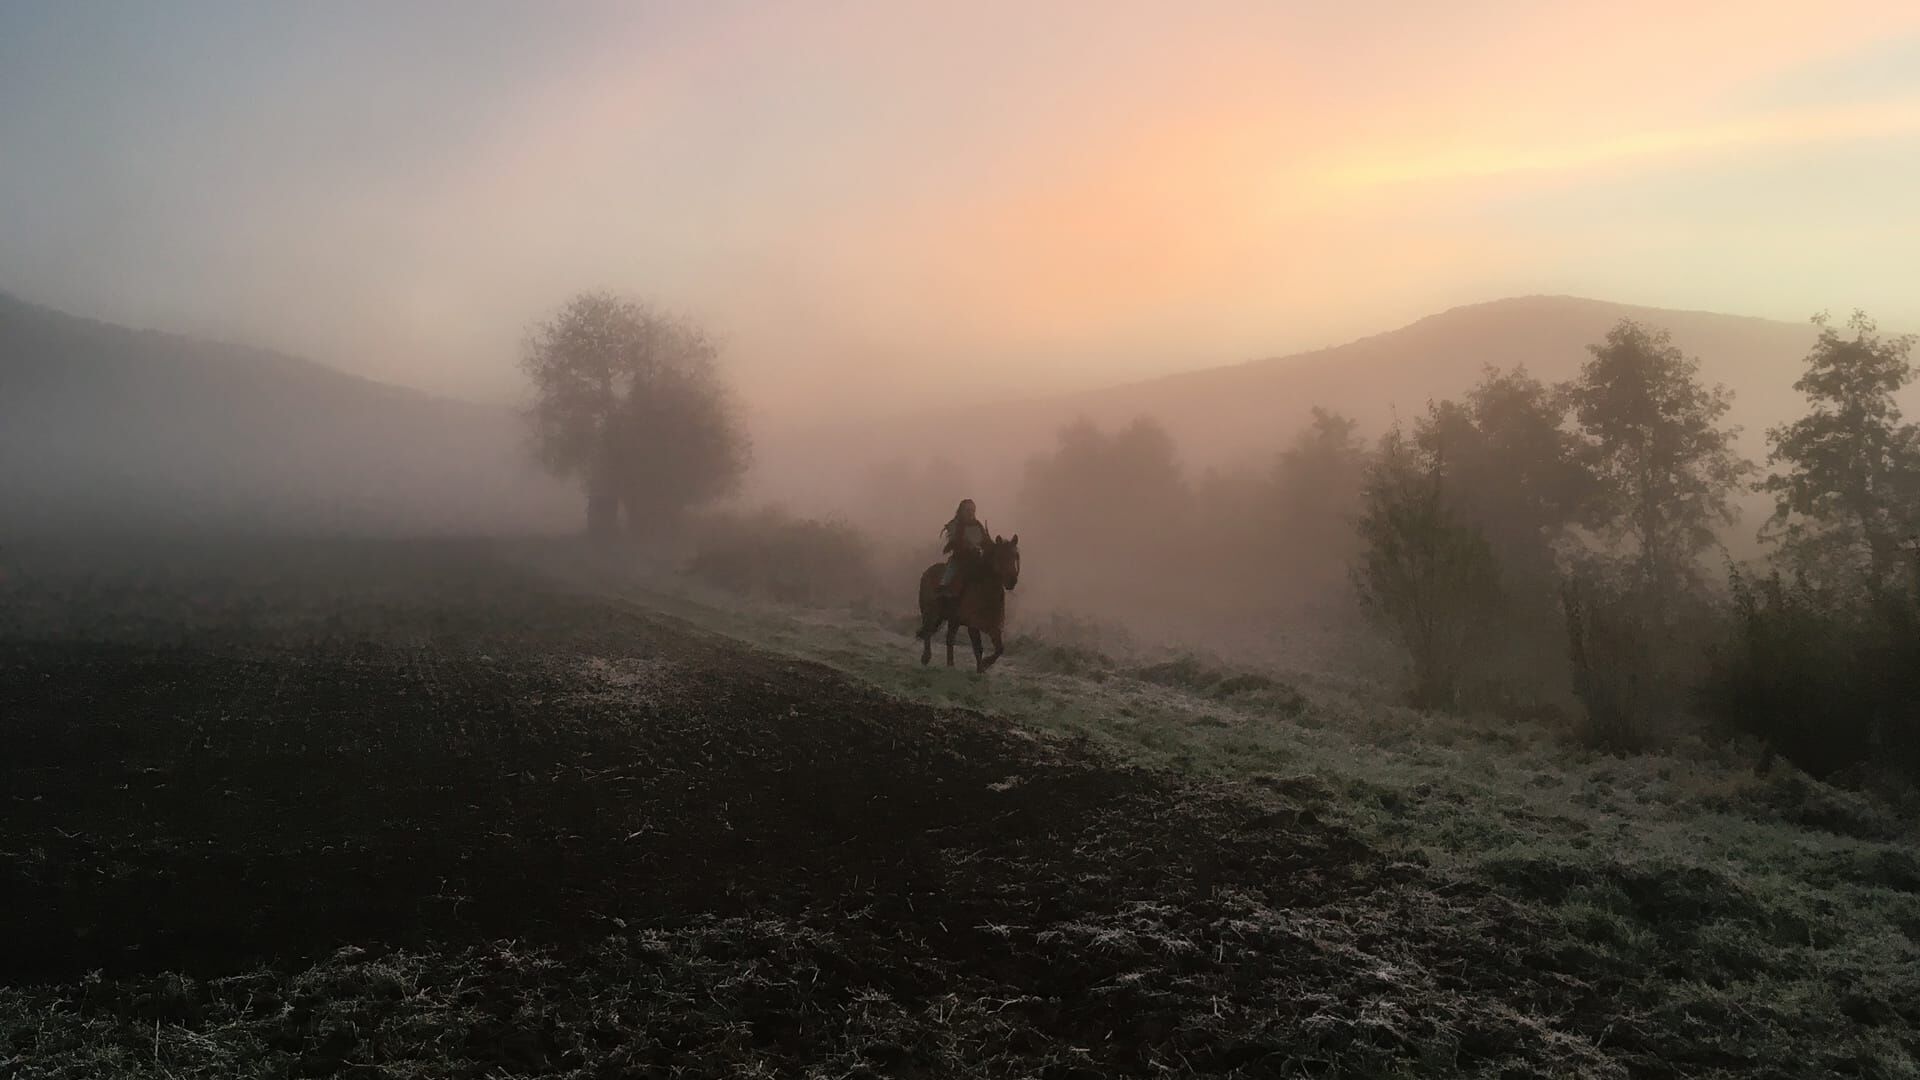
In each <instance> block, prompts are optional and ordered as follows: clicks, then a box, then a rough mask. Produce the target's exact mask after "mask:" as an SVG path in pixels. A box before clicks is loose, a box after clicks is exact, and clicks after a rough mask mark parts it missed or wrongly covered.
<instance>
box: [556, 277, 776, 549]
mask: <svg viewBox="0 0 1920 1080" xmlns="http://www.w3.org/2000/svg"><path fill="white" fill-rule="evenodd" d="M717 355H718V350H717V349H716V347H715V346H714V343H713V341H712V339H711V338H709V337H708V336H707V334H706V333H705V332H704V331H702V330H701V329H700V328H699V327H697V326H694V325H692V324H691V323H688V322H686V321H684V320H680V319H675V318H672V317H669V316H665V315H662V314H660V313H658V312H655V311H653V310H652V309H651V308H648V307H646V306H644V305H642V304H638V303H635V302H633V301H630V300H624V299H621V298H619V297H615V296H611V295H608V294H606V293H597V292H596V293H583V294H581V295H579V296H576V297H574V298H573V299H572V300H570V301H569V302H568V303H567V305H566V307H565V308H563V309H562V310H561V311H560V313H559V314H558V315H557V316H555V317H554V318H553V319H552V320H550V321H548V322H545V323H542V324H540V325H539V326H537V327H536V328H535V329H534V332H533V334H532V335H531V336H530V337H529V339H528V342H527V346H526V352H525V355H524V356H523V358H522V367H523V368H524V369H525V370H526V372H527V375H528V377H529V378H531V379H532V380H533V385H534V392H535V400H534V404H533V408H532V409H531V411H530V413H529V421H530V422H531V424H532V427H533V436H534V444H535V450H536V452H537V453H538V455H539V458H540V461H541V463H542V464H544V465H545V466H546V467H547V468H548V469H549V470H551V471H552V472H553V473H555V474H556V475H560V476H572V477H577V478H578V479H579V480H580V481H581V483H582V485H583V486H584V487H585V489H586V492H587V495H588V497H589V501H590V503H591V502H593V501H595V500H604V499H613V500H617V501H618V503H619V505H621V506H623V507H624V508H625V510H626V514H627V519H628V523H629V527H630V528H633V529H635V530H637V531H651V530H654V529H657V528H659V527H661V526H663V525H665V524H667V523H669V522H671V521H672V520H673V519H674V518H676V517H678V516H679V515H680V514H681V513H682V512H684V511H685V510H686V509H688V508H690V507H693V506H696V505H698V504H700V503H702V502H706V501H708V500H711V499H715V498H718V497H720V496H723V495H727V494H731V493H732V492H733V491H734V490H736V489H737V488H738V486H739V483H740V481H741V479H742V477H743V476H744V475H745V473H746V468H747V460H748V452H749V444H748V441H747V435H746V432H745V430H744V429H743V428H742V426H741V424H740V423H739V420H738V418H737V417H736V416H735V415H734V412H733V410H732V408H731V407H730V405H729V402H728V398H727V393H726V388H725V386H724V385H723V384H722V383H721V381H720V378H719V375H718V373H717V372H716V370H715V367H714V361H715V359H716V357H717Z"/></svg>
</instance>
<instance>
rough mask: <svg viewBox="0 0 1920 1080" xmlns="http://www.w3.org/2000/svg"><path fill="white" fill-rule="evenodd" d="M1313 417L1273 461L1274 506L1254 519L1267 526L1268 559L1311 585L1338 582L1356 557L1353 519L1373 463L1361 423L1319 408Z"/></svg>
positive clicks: (1271, 497)
mask: <svg viewBox="0 0 1920 1080" xmlns="http://www.w3.org/2000/svg"><path fill="white" fill-rule="evenodd" d="M1312 416H1313V419H1312V422H1311V423H1310V424H1309V425H1308V426H1307V428H1306V430H1304V431H1302V432H1301V433H1300V434H1299V435H1297V436H1296V437H1295V438H1294V440H1293V443H1292V444H1291V445H1289V446H1288V447H1287V449H1285V450H1283V451H1281V453H1280V455H1279V457H1278V459H1277V460H1276V461H1275V462H1274V468H1273V483H1272V494H1271V496H1270V502H1269V503H1268V505H1267V507H1265V508H1264V510H1265V512H1264V513H1261V514H1258V515H1256V518H1257V520H1258V521H1259V523H1260V524H1262V525H1265V526H1269V528H1268V530H1267V533H1268V534H1267V536H1266V537H1264V538H1263V539H1264V541H1265V542H1264V544H1263V545H1262V546H1263V547H1264V548H1265V550H1266V554H1267V555H1268V557H1269V558H1273V557H1280V558H1284V559H1285V561H1286V564H1287V566H1288V568H1289V572H1290V573H1291V574H1293V575H1296V576H1299V577H1302V578H1304V579H1306V580H1307V581H1308V582H1309V583H1310V584H1313V583H1318V582H1320V581H1321V580H1323V579H1324V580H1334V581H1337V580H1338V576H1339V573H1340V570H1341V568H1342V567H1344V566H1346V564H1347V563H1348V562H1349V561H1350V560H1351V559H1352V557H1353V553H1354V533H1353V520H1354V516H1355V515H1356V514H1358V513H1359V512H1360V507H1361V501H1362V491H1363V490H1364V489H1365V487H1366V482H1367V467H1368V464H1369V463H1370V455H1369V454H1368V451H1367V445H1366V442H1365V441H1364V440H1362V439H1361V437H1360V435H1359V425H1358V424H1357V423H1355V422H1354V421H1353V420H1352V419H1350V418H1348V417H1346V416H1342V415H1340V414H1339V413H1336V412H1331V411H1329V410H1327V409H1323V408H1321V407H1320V406H1318V405H1315V406H1314V407H1313V413H1312ZM1275 547H1279V548H1280V549H1281V550H1279V551H1275V550H1274V549H1275Z"/></svg>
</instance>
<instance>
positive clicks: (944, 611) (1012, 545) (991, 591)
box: [914, 533, 1020, 671]
mask: <svg viewBox="0 0 1920 1080" xmlns="http://www.w3.org/2000/svg"><path fill="white" fill-rule="evenodd" d="M945 569H946V565H945V564H944V563H934V564H933V565H932V566H929V567H927V572H926V573H924V574H921V575H920V631H919V633H917V634H915V635H914V636H915V637H918V638H919V639H920V641H921V649H920V662H921V663H922V664H930V663H932V662H933V632H934V631H935V630H938V629H940V624H941V623H943V622H944V623H947V624H948V625H947V666H948V667H952V666H953V642H954V639H955V638H956V637H958V636H959V635H960V628H961V627H962V626H964V627H966V628H967V636H968V637H970V638H971V639H973V662H974V665H975V667H974V670H975V671H985V670H987V669H988V668H990V667H992V666H993V662H994V661H995V660H998V659H1000V656H1001V654H1003V653H1005V652H1006V648H1005V646H1004V645H1003V644H1002V643H1001V637H1000V635H1001V632H1002V631H1003V630H1005V629H1006V624H1007V593H1009V592H1012V591H1013V587H1014V586H1015V585H1018V584H1020V534H1019V533H1014V534H1013V537H1012V538H1011V539H1008V538H1006V537H1001V536H996V537H994V538H993V539H992V540H989V541H988V542H987V544H986V546H985V547H984V548H983V549H982V550H981V553H980V559H979V564H978V566H977V567H976V568H975V569H974V571H973V575H972V577H971V578H970V579H968V580H966V581H965V583H964V584H963V586H962V589H961V593H960V599H959V600H958V601H949V600H947V599H946V598H945V597H943V596H941V595H940V575H941V572H942V571H943V570H945ZM949 604H951V605H952V609H951V611H952V613H951V614H949V607H948V605H949ZM982 630H984V631H986V633H987V636H988V637H990V638H992V639H993V655H992V656H982V655H981V653H982V650H981V648H980V632H981V631H982Z"/></svg>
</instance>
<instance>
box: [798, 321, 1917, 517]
mask: <svg viewBox="0 0 1920 1080" xmlns="http://www.w3.org/2000/svg"><path fill="white" fill-rule="evenodd" d="M1622 318H1631V319H1636V320H1639V321H1641V322H1643V323H1646V324H1648V325H1651V326H1656V327H1664V328H1666V329H1667V330H1669V331H1671V332H1672V334H1673V340H1674V342H1675V343H1676V344H1677V345H1679V346H1680V348H1681V349H1682V350H1684V351H1685V352H1686V353H1687V354H1688V355H1690V356H1696V357H1698V358H1699V360H1700V366H1701V371H1702V374H1703V375H1704V376H1705V377H1706V378H1707V379H1708V380H1709V381H1712V382H1721V383H1725V384H1726V385H1727V386H1728V387H1730V388H1731V389H1732V390H1733V391H1734V393H1735V399H1734V411H1733V416H1732V419H1733V422H1734V423H1737V424H1740V425H1742V427H1743V428H1744V431H1743V434H1742V437H1741V445H1742V447H1743V449H1744V450H1745V452H1746V453H1747V454H1748V455H1749V456H1752V457H1754V458H1756V459H1760V458H1762V457H1764V449H1765V443H1764V435H1765V431H1766V428H1767V427H1769V426H1770V425H1774V424H1779V423H1782V422H1785V421H1787V420H1790V419H1792V418H1794V417H1796V416H1798V415H1800V412H1801V404H1802V403H1801V398H1800V395H1799V394H1798V393H1797V392H1795V391H1794V389H1793V382H1794V380H1795V379H1797V378H1798V377H1799V374H1800V367H1801V363H1802V361H1803V360H1804V358H1805V356H1806V353H1807V350H1808V348H1809V347H1810V346H1811V345H1812V343H1813V340H1814V330H1813V328H1812V326H1811V325H1809V324H1807V323H1785V322H1776V321H1772V320H1767V319H1756V318H1748V317H1743V316H1737V315H1720V314H1713V313H1710V312H1699V311H1674V310H1667V309H1662V308H1649V307H1635V306H1632V305H1627V304H1614V303H1608V302H1605V301H1600V300H1588V299H1580V298H1576V297H1565V296H1530V297H1517V298H1512V299H1506V300H1495V301H1491V302H1488V303H1483V304H1474V305H1470V306H1466V307H1459V308H1454V309H1451V310H1448V311H1444V312H1441V313H1439V314H1437V315H1432V316H1428V317H1427V318H1424V319H1421V320H1419V321H1417V322H1415V323H1412V324H1411V325H1408V326H1404V327H1401V328H1400V329H1397V330H1392V331H1389V332H1386V333H1382V334H1376V335H1374V336H1372V337H1366V338H1361V339H1360V340H1358V341H1353V342H1349V343H1347V344H1344V345H1337V346H1333V347H1331V348H1325V349H1318V350H1315V351H1312V352H1305V353H1298V354H1295V355H1291V356H1284V357H1277V358H1270V359H1263V360H1255V361H1250V362H1248V363H1244V364H1237V365H1233V366H1229V367H1220V368H1210V369H1205V370H1200V371H1192V372H1185V373H1182V374H1177V375H1169V376H1165V377H1163V378H1158V379H1152V380H1148V381H1144V382H1137V383H1130V384H1126V385H1121V386H1114V387H1109V388H1105V389H1099V390H1094V391H1090V392H1083V393H1077V394H1070V395H1060V396H1055V397H1048V398H1036V399H1029V400H1021V401H1010V402H1004V403H1001V404H999V405H995V406H992V407H980V408H967V409H956V410H951V411H948V412H944V413H939V414H924V415H918V416H912V417H905V418H902V419H900V420H898V421H896V422H893V423H889V424H884V425H880V426H878V427H877V428H873V429H869V430H863V431H862V432H861V433H860V434H859V436H858V437H857V438H849V437H848V433H846V432H844V431H829V430H813V431H808V432H792V433H789V434H788V435H786V436H785V437H784V440H783V441H782V444H781V447H780V449H779V452H775V453H769V454H766V455H765V459H766V460H769V461H772V462H774V463H776V464H777V463H779V462H783V461H785V462H794V463H798V462H805V463H806V467H805V468H804V469H802V468H800V467H798V466H797V465H796V466H790V467H789V468H788V469H787V470H786V472H785V473H784V474H779V473H773V472H769V473H768V474H766V475H765V476H764V477H763V479H764V480H765V481H767V482H768V484H769V485H770V487H769V490H777V491H780V492H783V493H787V494H789V495H791V494H793V493H805V495H806V496H807V497H808V498H809V499H810V500H811V499H819V500H824V501H826V502H827V503H828V505H833V499H834V498H835V495H836V494H837V493H838V492H836V491H835V490H830V489H827V488H824V487H823V486H822V484H821V482H820V480H819V478H821V477H826V478H829V479H831V478H835V477H838V476H844V475H846V474H848V473H852V474H854V475H858V474H859V471H860V470H861V469H862V468H865V467H869V466H871V465H872V464H873V463H874V462H873V457H874V455H875V454H876V453H885V454H889V455H894V456H900V457H907V458H913V457H915V456H916V455H922V456H933V455H934V454H935V453H936V452H940V451H944V452H946V453H948V454H951V455H953V456H954V457H956V458H957V459H958V460H961V461H962V462H964V463H965V464H966V466H967V472H968V474H969V475H967V476H966V477H965V478H964V482H965V483H966V484H967V485H968V486H969V487H972V488H974V489H976V490H979V491H981V492H982V493H983V494H984V495H985V496H987V497H992V498H994V499H995V500H996V501H997V502H1003V501H1004V500H1005V499H1006V498H1007V497H1009V496H1010V495H1011V493H1012V491H1013V489H1014V485H1015V483H1017V476H1018V467H1019V465H1020V464H1021V463H1022V462H1023V461H1024V460H1025V459H1026V458H1027V457H1028V456H1030V455H1032V454H1033V453H1034V452H1036V451H1039V450H1041V449H1044V448H1046V447H1048V446H1050V445H1051V444H1052V442H1053V438H1054V433H1055V432H1056V431H1057V430H1058V429H1059V428H1060V427H1061V426H1062V425H1063V424H1066V423H1068V422H1070V421H1072V420H1073V419H1075V418H1076V417H1086V418H1088V419H1091V420H1093V421H1095V422H1097V423H1100V424H1102V425H1109V426H1111V425H1118V424H1123V423H1126V422H1127V421H1129V420H1131V419H1133V418H1134V417H1137V416H1143V415H1144V416H1151V417H1154V418H1155V419H1157V420H1159V421H1160V422H1161V423H1162V424H1164V425H1165V426H1166V427H1167V429H1168V430H1169V431H1170V432H1171V433H1172V434H1173V437H1174V439H1175V441H1176V443H1177V444H1178V445H1179V447H1180V449H1181V451H1182V453H1183V454H1184V455H1185V457H1186V459H1187V462H1188V464H1189V465H1190V466H1195V467H1206V466H1210V465H1224V464H1229V463H1233V462H1235V461H1239V460H1244V459H1247V458H1249V457H1252V456H1256V455H1258V456H1261V457H1265V456H1266V455H1269V454H1271V453H1273V452H1274V451H1275V450H1277V449H1278V448H1279V447H1281V446H1282V445H1284V444H1285V442H1286V441H1287V439H1288V438H1289V437H1290V436H1291V435H1292V434H1293V433H1294V432H1296V431H1297V430H1299V429H1300V427H1301V426H1302V425H1303V424H1304V423H1305V422H1306V420H1307V418H1308V415H1309V410H1310V409H1311V408H1312V407H1313V406H1314V405H1322V406H1325V407H1327V408H1330V409H1333V410H1336V411H1338V412H1342V413H1346V414H1347V415H1350V416H1353V417H1355V418H1356V419H1358V420H1359V421H1360V422H1361V425H1362V428H1363V430H1364V431H1366V432H1367V433H1368V434H1370V435H1372V434H1378V433H1379V432H1381V431H1383V430H1385V429H1386V428H1387V427H1388V426H1389V425H1390V424H1391V423H1392V422H1393V420H1394V418H1395V417H1396V416H1399V417H1402V418H1408V417H1412V416H1415V415H1417V414H1418V413H1419V412H1420V411H1421V410H1423V409H1425V407H1426V404H1427V402H1428V401H1429V400H1430V399H1440V398H1445V397H1451V396H1455V395H1458V394H1460V393H1461V392H1463V391H1464V390H1466V389H1467V388H1468V387H1470V386H1472V385H1473V383H1474V382H1476V381H1477V380H1478V378H1479V376H1480V372H1481V369H1482V368H1483V367H1485V366H1486V365H1489V364H1491V365H1494V366H1496V367H1503V368H1504V367H1513V366H1516V365H1525V366H1526V367H1527V368H1528V370H1530V371H1532V372H1533V373H1534V374H1535V375H1537V376H1539V377H1540V378H1542V379H1544V380H1547V381H1550V382H1551V381H1558V380H1562V379H1566V378H1569V377H1571V376H1572V375H1574V374H1575V373H1576V372H1577V371H1578V370H1579V367H1580V365H1581V363H1583V362H1584V361H1585V360H1586V358H1587V355H1588V354H1587V346H1588V345H1590V344H1593V343H1595V342H1597V341H1600V340H1601V339H1602V338H1603V337H1604V336H1605V334H1606V331H1607V329H1608V327H1610V326H1612V325H1613V324H1614V323H1615V322H1617V321H1618V320H1620V319H1622ZM1916 400H1920V399H1916ZM936 443H937V444H938V445H937V447H936V445H935V444H936ZM874 447H884V448H886V450H885V451H875V450H874V449H873V448H874ZM962 447H963V448H964V449H962ZM825 461H832V462H835V463H836V466H835V467H832V468H827V469H820V468H819V467H818V464H817V463H819V462H825ZM855 497H856V498H857V494H856V496H855ZM948 501H949V502H951V500H948ZM842 508H843V509H852V507H842Z"/></svg>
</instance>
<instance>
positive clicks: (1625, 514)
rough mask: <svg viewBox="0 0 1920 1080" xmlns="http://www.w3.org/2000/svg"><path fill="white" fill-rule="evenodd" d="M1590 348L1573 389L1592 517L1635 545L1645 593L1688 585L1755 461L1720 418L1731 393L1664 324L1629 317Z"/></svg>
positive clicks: (1695, 581)
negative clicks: (1591, 481) (1707, 380)
mask: <svg viewBox="0 0 1920 1080" xmlns="http://www.w3.org/2000/svg"><path fill="white" fill-rule="evenodd" d="M1589 349H1590V351H1591V352H1592V353H1593V356H1592V358H1591V359H1589V360H1588V361H1587V363H1586V366H1585V367H1583V368H1582V369H1581V372H1580V377H1579V379H1578V380H1577V381H1575V383H1574V384H1573V385H1572V386H1571V387H1570V388H1569V390H1568V397H1569V400H1570V401H1571V402H1572V404H1573V409H1574V414H1575V416H1577V417H1578V418H1579V421H1580V426H1581V428H1582V429H1583V430H1584V432H1585V436H1586V446H1585V447H1584V456H1585V460H1586V463H1587V465H1588V466H1589V468H1591V469H1592V471H1593V474H1594V477H1595V480H1596V483H1597V491H1596V496H1597V498H1596V500H1595V502H1594V509H1595V513H1594V515H1593V519H1592V520H1593V523H1594V524H1595V525H1597V526H1599V527H1600V528H1601V530H1602V531H1603V532H1604V533H1606V534H1608V535H1609V536H1611V537H1612V538H1613V539H1615V540H1617V541H1622V542H1624V543H1625V544H1626V545H1627V546H1628V547H1629V548H1630V555H1629V559H1630V564H1631V566H1632V567H1633V570H1634V572H1635V574H1636V576H1637V577H1638V578H1639V584H1640V585H1641V586H1642V587H1643V588H1644V589H1645V590H1646V591H1647V595H1649V596H1650V597H1654V598H1660V597H1671V596H1675V595H1677V594H1679V593H1681V592H1683V591H1689V590H1691V589H1693V588H1695V587H1697V586H1698V585H1699V584H1700V566H1699V557H1700V555H1701V553H1702V552H1704V551H1706V550H1707V549H1708V548H1709V547H1711V546H1712V545H1713V542H1714V534H1713V528H1714V526H1715V525H1716V524H1731V523H1732V522H1733V520H1734V509H1733V502H1732V499H1731V496H1732V493H1733V491H1734V489H1735V487H1736V486H1737V485H1738V484H1739V482H1740V478H1741V477H1742V476H1743V475H1745V474H1746V473H1747V471H1748V470H1749V469H1750V468H1751V466H1750V465H1749V464H1748V463H1747V462H1745V461H1743V460H1742V459H1741V458H1740V457H1739V455H1738V454H1736V453H1735V452H1734V450H1733V440H1734V437H1735V436H1736V435H1737V434H1738V433H1739V429H1738V428H1732V427H1722V426H1720V421H1721V418H1722V417H1724V416H1725V415H1726V413H1727V409H1728V408H1729V406H1730V405H1731V401H1732V397H1731V395H1730V394H1729V393H1728V392H1727V391H1726V389H1725V388H1724V387H1719V386H1713V387H1708V386H1705V385H1703V384H1702V383H1701V382H1700V380H1699V368H1700V364H1699V361H1697V360H1694V359H1692V358H1690V357H1688V356H1686V355H1685V354H1683V353H1682V352H1681V351H1680V350H1679V349H1678V348H1675V347H1674V345H1673V344H1672V342H1671V341H1670V340H1669V338H1668V336H1667V332H1666V331H1664V330H1659V331H1652V330H1648V329H1647V328H1645V327H1643V326H1641V325H1639V324H1638V323H1635V322H1633V321H1631V320H1622V321H1621V322H1620V323H1619V324H1618V325H1616V326H1615V327H1614V328H1613V329H1612V330H1610V331H1608V332H1607V339H1606V341H1605V342H1604V343H1602V344H1599V345H1593V346H1590V347H1589Z"/></svg>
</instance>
